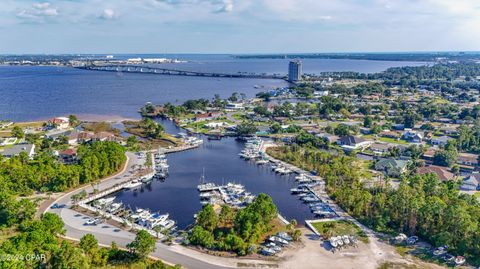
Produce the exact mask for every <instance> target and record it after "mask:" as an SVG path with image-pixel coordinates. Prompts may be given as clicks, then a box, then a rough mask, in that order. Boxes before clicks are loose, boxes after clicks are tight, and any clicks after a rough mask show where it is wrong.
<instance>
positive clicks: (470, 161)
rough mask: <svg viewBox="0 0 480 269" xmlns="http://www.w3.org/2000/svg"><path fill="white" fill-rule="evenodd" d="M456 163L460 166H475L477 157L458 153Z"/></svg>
mask: <svg viewBox="0 0 480 269" xmlns="http://www.w3.org/2000/svg"><path fill="white" fill-rule="evenodd" d="M457 163H458V164H461V165H468V166H477V165H478V155H477V154H472V153H459V154H458V159H457Z"/></svg>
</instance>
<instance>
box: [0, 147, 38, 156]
mask: <svg viewBox="0 0 480 269" xmlns="http://www.w3.org/2000/svg"><path fill="white" fill-rule="evenodd" d="M22 152H25V153H26V154H27V155H28V157H29V158H33V155H35V145H34V144H17V145H14V146H12V147H10V148H6V149H5V150H3V152H2V155H3V157H6V158H12V157H13V156H17V155H19V154H20V153H22Z"/></svg>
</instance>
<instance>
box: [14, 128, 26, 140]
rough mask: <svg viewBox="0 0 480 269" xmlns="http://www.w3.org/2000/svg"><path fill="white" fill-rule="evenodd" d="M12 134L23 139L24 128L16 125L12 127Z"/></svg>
mask: <svg viewBox="0 0 480 269" xmlns="http://www.w3.org/2000/svg"><path fill="white" fill-rule="evenodd" d="M12 136H13V137H16V138H18V139H22V138H24V137H25V133H24V132H23V130H22V128H20V126H15V127H13V129H12Z"/></svg>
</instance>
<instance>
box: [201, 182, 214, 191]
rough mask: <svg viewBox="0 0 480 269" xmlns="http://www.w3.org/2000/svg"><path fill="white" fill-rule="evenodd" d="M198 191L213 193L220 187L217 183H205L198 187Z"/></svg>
mask: <svg viewBox="0 0 480 269" xmlns="http://www.w3.org/2000/svg"><path fill="white" fill-rule="evenodd" d="M197 189H198V191H213V190H216V189H218V186H217V185H216V184H215V183H211V182H209V183H203V184H200V185H198V186H197Z"/></svg>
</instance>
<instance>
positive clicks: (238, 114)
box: [232, 113, 246, 121]
mask: <svg viewBox="0 0 480 269" xmlns="http://www.w3.org/2000/svg"><path fill="white" fill-rule="evenodd" d="M232 118H234V119H236V120H240V121H241V120H244V119H246V118H245V115H244V114H240V113H235V114H233V115H232Z"/></svg>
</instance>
